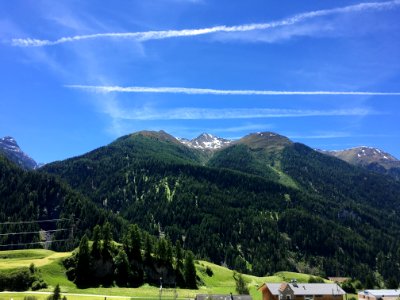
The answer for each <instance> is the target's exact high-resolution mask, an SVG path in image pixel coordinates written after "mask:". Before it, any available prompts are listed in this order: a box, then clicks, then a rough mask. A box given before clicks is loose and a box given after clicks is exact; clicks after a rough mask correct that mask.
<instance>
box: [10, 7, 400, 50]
mask: <svg viewBox="0 0 400 300" xmlns="http://www.w3.org/2000/svg"><path fill="white" fill-rule="evenodd" d="M397 6H400V0H393V1H386V2H365V3H359V4H355V5H350V6H345V7H338V8H332V9H324V10H316V11H309V12H305V13H301V14H297V15H294V16H292V17H289V18H285V19H281V20H278V21H273V22H268V23H254V24H242V25H236V26H226V25H220V26H214V27H206V28H197V29H181V30H158V31H137V32H111V33H95V34H86V35H75V36H67V37H61V38H59V39H57V40H42V39H32V38H14V39H12V40H11V44H12V45H13V46H19V47H43V46H54V45H59V44H64V43H71V42H77V41H81V40H93V39H99V38H101V39H104V38H113V39H133V40H137V41H142V42H143V41H149V40H161V39H169V38H178V37H191V36H201V35H209V34H213V33H224V32H226V33H231V32H246V31H255V30H265V29H271V28H277V27H284V26H290V25H294V24H296V23H300V22H302V21H305V20H308V19H313V18H317V17H323V16H328V15H335V14H345V13H352V12H362V11H370V10H387V9H393V8H395V7H397Z"/></svg>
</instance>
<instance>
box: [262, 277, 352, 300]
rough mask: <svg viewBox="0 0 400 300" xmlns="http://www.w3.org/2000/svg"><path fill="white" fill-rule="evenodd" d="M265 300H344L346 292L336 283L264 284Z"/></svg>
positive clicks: (263, 293)
mask: <svg viewBox="0 0 400 300" xmlns="http://www.w3.org/2000/svg"><path fill="white" fill-rule="evenodd" d="M258 289H259V290H261V292H262V299H263V300H343V295H346V292H345V291H343V290H342V288H341V287H340V286H338V285H337V284H336V283H297V282H295V281H294V282H291V283H264V284H263V285H262V286H260V287H259V288H258Z"/></svg>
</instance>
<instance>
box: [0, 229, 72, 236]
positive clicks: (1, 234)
mask: <svg viewBox="0 0 400 300" xmlns="http://www.w3.org/2000/svg"><path fill="white" fill-rule="evenodd" d="M67 230H69V229H54V230H40V231H26V232H9V233H0V236H5V235H23V234H33V233H42V232H43V233H47V232H58V231H67Z"/></svg>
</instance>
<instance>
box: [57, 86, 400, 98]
mask: <svg viewBox="0 0 400 300" xmlns="http://www.w3.org/2000/svg"><path fill="white" fill-rule="evenodd" d="M65 87H67V88H72V89H80V90H87V91H89V92H96V93H104V94H107V93H158V94H186V95H248V96H257V95H259V96H279V95H282V96H293V95H310V96H312V95H336V96H337V95H347V96H400V92H369V91H274V90H222V89H206V88H186V87H143V86H130V87H122V86H97V85H65Z"/></svg>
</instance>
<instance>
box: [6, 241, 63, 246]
mask: <svg viewBox="0 0 400 300" xmlns="http://www.w3.org/2000/svg"><path fill="white" fill-rule="evenodd" d="M65 241H68V239H64V240H53V241H46V242H34V243H19V244H7V245H0V247H11V246H25V245H37V244H47V243H54V242H65Z"/></svg>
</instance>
